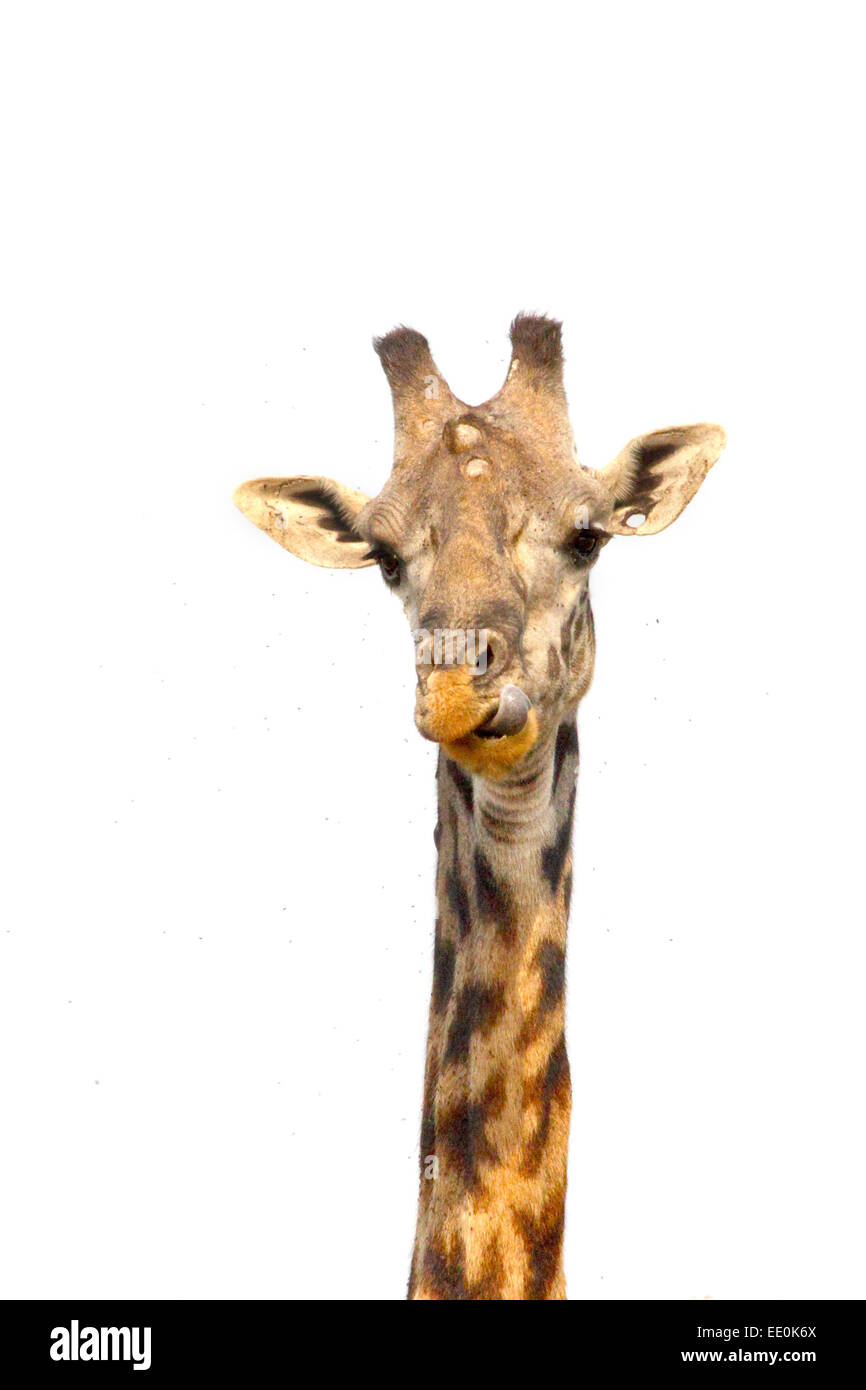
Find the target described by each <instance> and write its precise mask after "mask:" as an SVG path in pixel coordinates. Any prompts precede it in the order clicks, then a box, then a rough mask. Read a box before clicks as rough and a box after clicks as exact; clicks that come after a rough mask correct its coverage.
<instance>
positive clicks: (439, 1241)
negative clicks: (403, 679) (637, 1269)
mask: <svg viewBox="0 0 866 1390" xmlns="http://www.w3.org/2000/svg"><path fill="white" fill-rule="evenodd" d="M576 774H577V733H576V729H575V725H574V716H573V715H572V716H571V719H570V720H569V721H567V722H566V723H564V724H563V725H562V726H561V727H560V729H559V731H558V733H557V734H556V736H555V737H553V736H551V737H550V738H549V739H548V740H546V741H545V742H540V743H539V744H538V745H537V746H536V747H535V748H534V749H533V750H532V752H531V753H530V754H529V755H528V757H527V758H526V759H525V760H524V765H523V766H522V767H521V771H520V774H519V776H518V777H515V778H514V779H513V780H512V781H506V782H503V783H491V782H487V781H483V780H481V779H479V778H473V777H470V776H469V775H468V774H467V773H465V772H464V771H463V770H462V769H461V768H460V767H458V766H457V764H456V763H454V762H452V761H451V760H450V759H447V758H445V757H444V756H440V760H439V768H438V772H437V782H438V794H439V824H438V826H437V828H436V843H437V847H438V852H439V861H438V867H437V875H436V895H437V905H438V917H437V923H436V939H435V948H434V962H433V992H432V998H431V1003H430V1026H429V1033H428V1038H427V1064H426V1075H425V1083H424V1110H423V1121H422V1129H421V1178H420V1195H419V1205H418V1226H417V1232H416V1237H415V1249H414V1254H413V1260H412V1274H411V1277H410V1283H409V1296H410V1298H447V1299H455V1298H459V1299H547V1298H564V1297H565V1280H564V1276H563V1271H562V1232H563V1220H564V1211H565V1183H566V1160H567V1150H568V1125H569V1113H570V1106H571V1086H570V1081H569V1073H568V1060H567V1057H566V1051H565V1037H564V1032H563V1029H564V981H565V937H566V923H567V919H568V906H569V898H570V894H571V830H572V818H573V810H574V793H575V778H576Z"/></svg>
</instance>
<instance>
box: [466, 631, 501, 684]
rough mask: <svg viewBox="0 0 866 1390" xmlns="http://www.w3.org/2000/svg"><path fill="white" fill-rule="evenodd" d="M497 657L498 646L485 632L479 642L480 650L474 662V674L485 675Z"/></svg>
mask: <svg viewBox="0 0 866 1390" xmlns="http://www.w3.org/2000/svg"><path fill="white" fill-rule="evenodd" d="M495 659H496V648H495V647H494V645H493V643H492V642H491V641H490V638H489V637H488V636H487V634H486V633H484V635H483V636H482V637H481V640H480V641H479V643H478V651H477V652H476V655H475V661H474V662H473V664H472V674H473V676H483V675H484V674H485V672H486V671H488V670H489V669H490V667H491V666H492V665H493V662H494V661H495Z"/></svg>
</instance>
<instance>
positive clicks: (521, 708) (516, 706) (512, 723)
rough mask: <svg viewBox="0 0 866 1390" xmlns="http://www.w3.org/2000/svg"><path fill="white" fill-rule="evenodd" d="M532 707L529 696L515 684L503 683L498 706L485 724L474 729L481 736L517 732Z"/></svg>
mask: <svg viewBox="0 0 866 1390" xmlns="http://www.w3.org/2000/svg"><path fill="white" fill-rule="evenodd" d="M531 709H532V705H531V703H530V700H529V697H528V696H527V695H524V693H523V691H522V690H521V689H520V687H519V686H517V685H504V686H503V687H502V689H501V691H500V692H499V708H498V709H497V711H496V713H495V714H494V715H493V717H492V718H491V719H488V721H487V723H486V724H482V726H481V728H480V729H476V730H475V732H476V734H480V735H481V737H482V738H503V737H504V736H505V735H506V734H519V733H520V730H521V729H522V728H523V727H524V725H525V724H526V721H527V719H528V718H529V711H530V710H531Z"/></svg>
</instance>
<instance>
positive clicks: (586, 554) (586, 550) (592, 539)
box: [569, 527, 601, 560]
mask: <svg viewBox="0 0 866 1390" xmlns="http://www.w3.org/2000/svg"><path fill="white" fill-rule="evenodd" d="M600 544H601V536H600V535H599V533H598V531H591V530H589V528H588V527H587V528H584V529H583V530H582V531H575V533H574V535H573V536H572V538H571V541H570V542H569V548H570V549H571V551H572V553H573V554H574V555H575V557H576V558H577V559H578V560H591V559H592V557H593V555H594V554H595V552H596V551H597V550H598V547H599V545H600Z"/></svg>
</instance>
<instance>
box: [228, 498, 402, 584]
mask: <svg viewBox="0 0 866 1390" xmlns="http://www.w3.org/2000/svg"><path fill="white" fill-rule="evenodd" d="M234 500H235V504H236V505H237V506H238V507H240V509H241V511H242V512H243V514H244V516H248V517H249V519H250V521H252V522H254V523H255V525H256V526H258V527H260V529H261V530H262V531H267V533H268V535H269V536H273V538H274V540H275V541H277V542H278V543H279V544H280V545H281V546H282V547H283V548H284V549H285V550H290V551H291V552H292V554H293V555H297V556H298V557H299V559H301V560H308V561H309V562H310V564H312V565H322V566H324V567H325V568H327V569H340V570H345V569H363V568H364V567H365V566H367V565H374V564H375V563H376V561H375V559H370V558H368V555H369V551H370V546H369V542H367V541H365V540H364V539H363V537H362V536H360V535H359V534H358V532H357V531H356V530H355V518H356V517H357V515H358V513H359V512H360V511H361V510H362V508H364V507H365V506H366V505H367V503H368V501H369V500H370V499H369V498H368V497H365V495H364V493H363V492H353V491H352V489H351V488H347V487H343V486H342V484H341V483H335V482H332V481H331V479H330V478H313V477H305V476H302V477H297V478H256V479H254V480H253V481H252V482H249V483H241V485H240V487H239V488H237V489H236V490H235V494H234Z"/></svg>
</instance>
